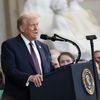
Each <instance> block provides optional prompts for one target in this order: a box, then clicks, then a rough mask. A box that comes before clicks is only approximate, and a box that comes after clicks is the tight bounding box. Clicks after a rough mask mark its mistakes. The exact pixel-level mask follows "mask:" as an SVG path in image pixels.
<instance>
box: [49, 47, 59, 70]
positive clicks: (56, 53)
mask: <svg viewBox="0 0 100 100" xmlns="http://www.w3.org/2000/svg"><path fill="white" fill-rule="evenodd" d="M50 53H51V58H52V64H53V65H54V67H55V68H58V67H59V62H58V59H57V58H58V56H59V55H60V52H59V51H57V50H56V49H51V50H50Z"/></svg>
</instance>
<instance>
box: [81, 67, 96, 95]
mask: <svg viewBox="0 0 100 100" xmlns="http://www.w3.org/2000/svg"><path fill="white" fill-rule="evenodd" d="M82 82H83V84H84V87H85V90H86V92H87V93H88V94H90V95H92V94H93V93H94V91H95V82H94V78H93V75H92V73H91V71H90V70H89V69H87V68H86V69H84V70H83V71H82Z"/></svg>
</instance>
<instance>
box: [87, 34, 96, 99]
mask: <svg viewBox="0 0 100 100" xmlns="http://www.w3.org/2000/svg"><path fill="white" fill-rule="evenodd" d="M86 39H87V40H90V46H91V55H92V64H93V73H94V81H95V88H96V98H97V97H98V94H97V84H96V72H97V71H96V65H95V59H94V44H93V40H94V39H97V37H96V35H88V36H86Z"/></svg>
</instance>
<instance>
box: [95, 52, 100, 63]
mask: <svg viewBox="0 0 100 100" xmlns="http://www.w3.org/2000/svg"><path fill="white" fill-rule="evenodd" d="M94 58H95V61H96V62H97V63H100V50H96V51H94Z"/></svg>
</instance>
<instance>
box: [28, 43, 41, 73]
mask: <svg viewBox="0 0 100 100" xmlns="http://www.w3.org/2000/svg"><path fill="white" fill-rule="evenodd" d="M29 45H30V52H31V57H32V60H33V63H34V66H35V69H36V72H37V73H38V74H41V70H40V67H39V62H38V59H37V56H36V54H35V51H34V48H33V47H32V45H33V44H32V42H30V43H29Z"/></svg>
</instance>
